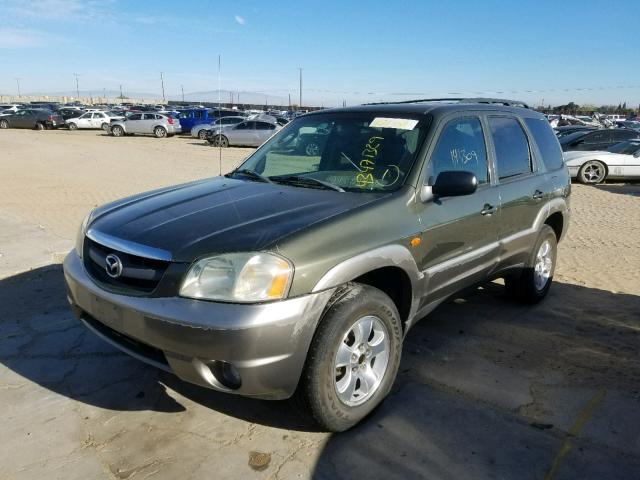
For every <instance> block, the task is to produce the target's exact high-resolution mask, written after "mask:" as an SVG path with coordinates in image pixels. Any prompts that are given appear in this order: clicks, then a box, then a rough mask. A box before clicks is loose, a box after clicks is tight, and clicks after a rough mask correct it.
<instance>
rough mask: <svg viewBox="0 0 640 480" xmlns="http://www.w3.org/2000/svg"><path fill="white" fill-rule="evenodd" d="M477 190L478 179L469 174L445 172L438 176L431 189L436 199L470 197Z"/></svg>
mask: <svg viewBox="0 0 640 480" xmlns="http://www.w3.org/2000/svg"><path fill="white" fill-rule="evenodd" d="M477 188H478V179H477V178H476V176H475V175H474V174H473V173H471V172H464V171H445V172H440V173H439V174H438V178H436V181H435V183H434V184H433V186H432V187H431V193H433V195H434V196H436V197H459V196H461V195H471V194H472V193H474V192H475V191H476V189H477Z"/></svg>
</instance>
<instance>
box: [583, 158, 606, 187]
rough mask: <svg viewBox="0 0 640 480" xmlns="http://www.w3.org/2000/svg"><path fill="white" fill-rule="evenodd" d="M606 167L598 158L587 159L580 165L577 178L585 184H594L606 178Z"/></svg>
mask: <svg viewBox="0 0 640 480" xmlns="http://www.w3.org/2000/svg"><path fill="white" fill-rule="evenodd" d="M607 173H609V172H608V171H607V167H606V165H605V164H604V163H602V162H600V161H599V160H589V161H588V162H585V163H584V164H582V166H581V167H580V170H579V171H578V180H580V183H584V184H587V185H596V184H598V183H601V182H604V180H605V179H606V178H607Z"/></svg>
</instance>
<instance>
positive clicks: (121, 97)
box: [120, 84, 124, 103]
mask: <svg viewBox="0 0 640 480" xmlns="http://www.w3.org/2000/svg"><path fill="white" fill-rule="evenodd" d="M123 98H124V97H123V96H122V84H120V103H122V99H123Z"/></svg>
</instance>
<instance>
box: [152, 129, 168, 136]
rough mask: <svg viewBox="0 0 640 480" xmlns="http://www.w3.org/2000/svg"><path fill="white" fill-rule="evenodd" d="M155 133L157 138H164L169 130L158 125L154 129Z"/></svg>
mask: <svg viewBox="0 0 640 480" xmlns="http://www.w3.org/2000/svg"><path fill="white" fill-rule="evenodd" d="M153 134H154V135H155V136H156V138H164V137H166V136H167V131H166V130H165V129H164V128H162V127H156V128H154V129H153Z"/></svg>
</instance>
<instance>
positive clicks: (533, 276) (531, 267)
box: [504, 225, 558, 304]
mask: <svg viewBox="0 0 640 480" xmlns="http://www.w3.org/2000/svg"><path fill="white" fill-rule="evenodd" d="M557 253H558V241H557V239H556V233H555V232H554V231H553V229H552V228H551V227H550V226H549V225H543V226H542V228H541V229H540V233H539V234H538V240H537V241H536V245H535V247H534V249H533V252H532V253H531V257H530V258H529V261H528V262H527V265H526V266H525V268H524V269H523V270H522V271H521V273H520V275H517V276H512V277H507V278H505V279H504V283H505V287H506V289H507V293H508V294H509V296H511V297H512V298H514V299H515V300H517V301H519V302H521V303H526V304H534V303H538V302H539V301H540V300H542V299H543V298H544V297H545V296H546V295H547V293H548V292H549V288H551V282H552V281H553V272H554V271H555V268H556V258H557V256H558V255H557Z"/></svg>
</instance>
